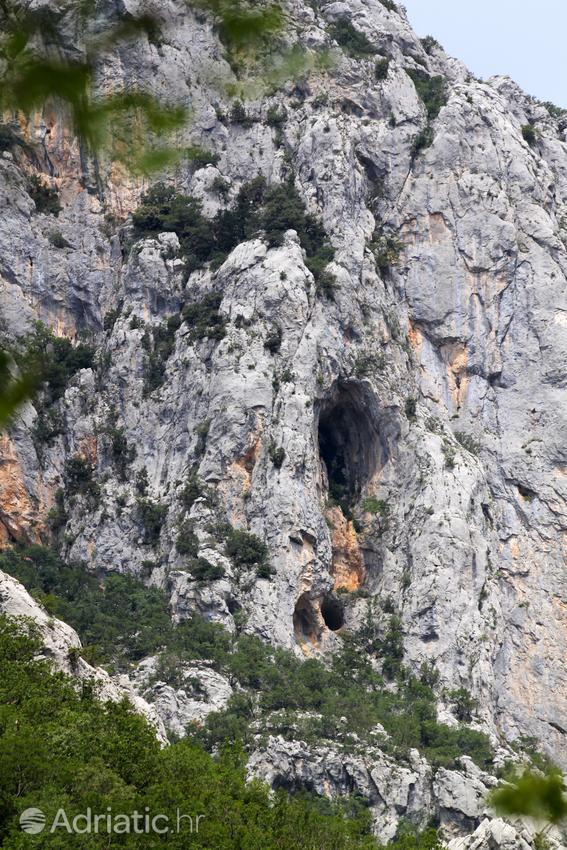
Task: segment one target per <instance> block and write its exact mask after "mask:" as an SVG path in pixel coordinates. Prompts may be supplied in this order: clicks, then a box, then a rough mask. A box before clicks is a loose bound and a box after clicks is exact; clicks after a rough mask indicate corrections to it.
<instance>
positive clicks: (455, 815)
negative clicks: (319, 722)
mask: <svg viewBox="0 0 567 850" xmlns="http://www.w3.org/2000/svg"><path fill="white" fill-rule="evenodd" d="M410 763H411V767H409V768H408V767H400V765H398V764H396V762H395V761H394V760H393V759H391V758H388V757H387V756H385V755H384V753H382V752H380V750H376V751H372V750H369V751H367V752H366V753H365V754H364V756H355V755H351V754H344V753H338V752H336V751H335V750H333V749H331V748H328V747H317V748H314V747H309V746H307V745H306V744H304V743H301V742H297V741H294V742H289V741H284V740H283V739H282V738H281V737H270V738H269V740H268V742H267V745H266V746H265V748H263V749H262V751H261V752H260V751H258V752H255V753H254V754H253V755H252V758H251V759H250V763H249V770H250V771H251V773H253V774H255V775H258V776H261V777H262V778H263V779H265V780H266V781H267V782H269V783H270V784H271V785H273V786H274V787H276V788H286V789H288V790H297V789H301V788H305V787H307V788H310V789H312V790H313V791H315V792H316V793H317V794H321V795H326V794H328V793H329V790H330V789H332V790H333V792H334V793H337V792H338V793H340V794H343V795H347V794H352V793H356V794H358V795H360V796H361V797H364V798H365V799H366V800H368V801H369V807H370V811H371V812H372V818H373V825H374V832H375V833H376V835H377V836H378V838H379V839H380V840H381V841H383V842H385V843H386V842H388V841H390V840H391V839H393V838H394V837H395V835H396V832H397V829H398V826H399V821H400V818H401V817H404V818H406V819H408V820H410V821H413V822H414V823H415V824H416V825H417V826H420V827H422V828H425V827H426V826H427V825H428V823H429V822H430V821H431V819H432V818H434V817H436V816H438V814H439V815H440V822H441V824H442V826H443V827H444V829H445V831H446V832H448V833H450V832H451V830H457V831H459V832H460V831H463V830H464V831H465V832H467V831H468V828H470V827H471V826H472V827H473V829H474V825H476V823H477V822H479V821H480V820H481V819H482V818H483V816H484V815H485V814H487V812H486V808H485V802H484V801H485V798H486V795H487V793H488V790H489V788H490V787H492V786H493V785H494V784H495V780H494V779H493V778H492V777H490V776H489V775H488V774H485V773H483V772H482V771H480V770H479V769H478V768H477V767H476V766H475V765H474V764H473V763H472V762H471V760H470V759H467V758H466V757H465V758H464V759H463V765H462V770H459V771H449V770H439V771H437V774H436V775H435V777H434V776H433V771H432V769H431V767H430V765H428V764H427V762H426V761H425V760H424V759H422V758H421V757H420V755H419V753H418V752H417V750H412V751H411V753H410Z"/></svg>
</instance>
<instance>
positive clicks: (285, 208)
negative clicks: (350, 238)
mask: <svg viewBox="0 0 567 850" xmlns="http://www.w3.org/2000/svg"><path fill="white" fill-rule="evenodd" d="M260 224H261V227H262V228H263V230H264V232H265V235H266V239H267V241H268V244H269V245H274V246H275V245H281V244H282V242H283V237H284V234H285V232H286V230H295V231H296V232H297V235H298V236H299V240H300V242H301V247H302V248H303V250H304V251H305V253H306V255H307V259H306V265H307V268H308V269H309V270H310V271H311V273H312V274H313V277H314V278H315V282H316V284H317V285H318V286H320V287H321V286H322V287H323V288H324V289H329V281H328V280H326V276H328V275H329V273H328V272H326V271H325V269H326V266H327V265H328V264H329V263H330V262H331V260H332V259H333V257H334V253H335V252H334V249H333V247H332V245H331V244H330V242H329V240H328V238H327V234H326V232H325V229H324V227H323V225H322V224H321V222H320V221H319V220H318V219H317V218H315V216H313V215H310V214H308V213H307V212H306V210H305V205H304V203H303V201H302V200H301V198H300V196H299V193H298V191H297V189H296V188H295V185H294V184H293V182H288V183H283V184H281V185H279V186H273V187H271V188H270V189H268V191H267V192H266V195H265V198H264V205H263V209H262V214H261V218H260ZM330 277H332V276H330ZM333 281H334V279H333ZM330 288H331V289H332V285H331V287H330Z"/></svg>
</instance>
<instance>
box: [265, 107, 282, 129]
mask: <svg viewBox="0 0 567 850" xmlns="http://www.w3.org/2000/svg"><path fill="white" fill-rule="evenodd" d="M286 121H287V112H286V109H285V107H282V109H279V108H278V107H277V106H270V107H269V109H268V114H267V116H266V124H267V125H268V127H273V128H274V129H275V130H281V129H282V128H283V127H284V125H285V122H286Z"/></svg>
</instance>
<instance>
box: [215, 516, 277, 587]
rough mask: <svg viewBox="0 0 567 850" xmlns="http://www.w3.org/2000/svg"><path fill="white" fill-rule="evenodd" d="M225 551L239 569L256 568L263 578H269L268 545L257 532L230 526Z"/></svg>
mask: <svg viewBox="0 0 567 850" xmlns="http://www.w3.org/2000/svg"><path fill="white" fill-rule="evenodd" d="M225 551H226V554H227V556H228V557H229V558H230V559H231V560H232V562H233V563H234V565H235V567H236V568H237V569H238V570H251V569H255V570H256V572H257V574H258V575H259V576H260V577H261V578H269V576H270V575H271V569H270V565H269V562H268V555H269V552H268V547H267V546H266V544H265V543H264V541H263V540H260V538H259V537H257V536H256V535H255V534H251V533H250V532H249V531H242V530H241V529H239V528H230V530H229V531H228V533H227V538H226V544H225Z"/></svg>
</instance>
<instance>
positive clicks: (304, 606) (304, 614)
mask: <svg viewBox="0 0 567 850" xmlns="http://www.w3.org/2000/svg"><path fill="white" fill-rule="evenodd" d="M293 630H294V632H295V637H296V639H297V640H308V641H310V642H311V643H316V642H317V641H318V639H319V624H318V622H317V614H316V612H315V609H314V607H313V603H312V602H311V599H310V598H309V594H307V593H303V594H302V595H301V596H300V597H299V599H298V600H297V603H296V605H295V610H294V612H293Z"/></svg>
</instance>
